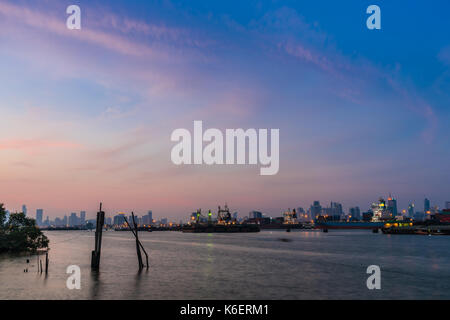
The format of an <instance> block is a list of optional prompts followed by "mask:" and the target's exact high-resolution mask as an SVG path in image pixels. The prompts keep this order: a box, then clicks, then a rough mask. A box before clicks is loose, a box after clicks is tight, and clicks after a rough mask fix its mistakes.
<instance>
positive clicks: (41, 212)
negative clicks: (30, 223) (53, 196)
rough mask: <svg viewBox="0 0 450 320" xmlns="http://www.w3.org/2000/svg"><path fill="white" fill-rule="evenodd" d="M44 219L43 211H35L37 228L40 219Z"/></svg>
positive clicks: (40, 222)
mask: <svg viewBox="0 0 450 320" xmlns="http://www.w3.org/2000/svg"><path fill="white" fill-rule="evenodd" d="M43 217H44V210H43V209H36V224H37V225H38V226H41V225H42V218H43Z"/></svg>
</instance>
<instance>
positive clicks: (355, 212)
mask: <svg viewBox="0 0 450 320" xmlns="http://www.w3.org/2000/svg"><path fill="white" fill-rule="evenodd" d="M349 213H350V216H351V218H353V219H355V220H361V210H360V209H359V207H354V208H350V210H349Z"/></svg>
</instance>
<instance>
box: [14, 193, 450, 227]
mask: <svg viewBox="0 0 450 320" xmlns="http://www.w3.org/2000/svg"><path fill="white" fill-rule="evenodd" d="M379 199H384V200H385V201H386V206H387V207H388V209H390V210H391V212H392V213H393V215H394V216H396V215H397V214H398V215H404V216H413V215H414V214H415V213H424V214H426V213H427V212H434V211H435V210H436V209H438V210H442V209H450V201H445V202H444V203H443V205H439V204H436V203H434V202H432V201H431V200H430V199H428V198H427V197H424V199H422V201H421V202H411V201H409V202H407V203H408V205H407V206H405V207H400V206H398V199H397V198H395V196H392V195H391V194H389V196H388V197H382V196H381V197H379V198H377V199H376V200H374V201H372V202H371V203H369V204H368V205H367V208H366V207H361V206H359V205H354V206H351V205H344V204H343V203H342V202H334V201H330V202H324V201H321V200H314V201H312V202H311V204H309V205H303V206H301V205H295V206H291V207H286V208H280V210H279V211H278V212H268V211H267V210H264V209H261V208H252V209H251V210H250V211H247V212H249V213H248V215H247V214H246V212H245V211H239V210H233V212H236V213H237V214H238V215H239V217H240V218H243V217H250V215H251V214H252V212H259V213H261V214H263V215H264V216H270V217H277V216H280V215H281V214H282V213H283V212H285V211H286V210H288V209H300V210H304V212H305V213H306V212H308V214H309V213H310V211H312V210H313V207H314V206H315V205H316V203H317V205H319V206H320V209H319V212H317V213H316V214H319V213H323V210H326V209H328V210H330V209H331V210H333V208H334V207H335V206H336V205H337V206H338V211H339V212H341V214H343V215H350V216H352V215H354V214H353V212H358V215H361V214H362V213H363V212H368V211H370V209H371V205H372V204H373V203H376V202H377V201H378V200H379ZM411 206H412V207H411ZM22 208H27V211H28V206H27V205H26V204H23V205H22ZM6 209H7V211H8V212H12V213H14V212H23V210H22V211H21V210H14V209H13V210H11V209H9V208H8V207H6ZM215 209H217V207H212V208H206V207H203V210H212V211H213V212H215V211H216V210H215ZM103 210H105V207H103ZM192 210H194V209H192ZM192 210H191V211H192ZM410 210H412V214H411V212H409V211H410ZM68 212H70V213H68ZM68 212H67V213H60V214H59V215H58V214H56V215H53V216H50V215H46V214H45V209H42V208H37V209H36V210H35V215H34V216H32V218H35V219H36V221H37V223H38V225H39V221H41V222H42V221H45V219H47V218H52V219H61V217H65V218H66V219H69V217H70V215H76V213H78V212H79V213H80V217H81V216H82V220H84V221H88V220H92V219H94V220H95V215H96V211H89V210H88V211H86V210H78V211H77V210H68ZM131 212H132V211H129V212H127V211H123V210H112V211H109V212H106V213H105V214H106V217H108V218H111V219H113V218H114V217H115V216H117V215H119V214H125V215H131ZM133 212H134V214H135V215H136V216H137V217H138V216H140V215H142V216H145V215H148V214H150V215H152V214H153V210H148V209H147V210H143V211H142V212H141V211H139V212H136V211H133ZM143 212H146V213H143ZM25 214H26V215H27V213H26V212H25ZM190 214H191V212H189V210H188V212H186V213H185V214H184V215H170V214H169V215H164V216H160V217H158V219H173V220H171V221H178V220H183V221H185V220H186V221H189V215H190ZM312 215H315V214H314V213H312ZM44 218H45V219H44ZM177 219H178V220H177ZM50 220H51V219H50ZM65 224H68V225H71V224H70V223H65Z"/></svg>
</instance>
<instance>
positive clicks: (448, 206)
mask: <svg viewBox="0 0 450 320" xmlns="http://www.w3.org/2000/svg"><path fill="white" fill-rule="evenodd" d="M445 209H447V210H450V201H446V202H445Z"/></svg>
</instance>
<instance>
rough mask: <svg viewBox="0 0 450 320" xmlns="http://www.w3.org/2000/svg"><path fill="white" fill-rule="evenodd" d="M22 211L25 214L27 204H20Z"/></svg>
mask: <svg viewBox="0 0 450 320" xmlns="http://www.w3.org/2000/svg"><path fill="white" fill-rule="evenodd" d="M22 212H23V214H24V215H27V206H26V205H25V204H23V205H22Z"/></svg>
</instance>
